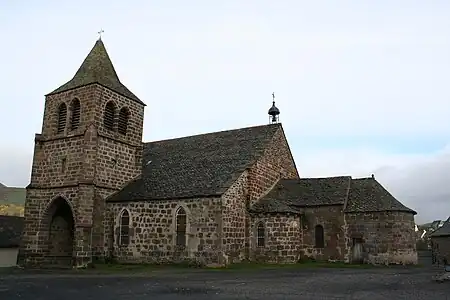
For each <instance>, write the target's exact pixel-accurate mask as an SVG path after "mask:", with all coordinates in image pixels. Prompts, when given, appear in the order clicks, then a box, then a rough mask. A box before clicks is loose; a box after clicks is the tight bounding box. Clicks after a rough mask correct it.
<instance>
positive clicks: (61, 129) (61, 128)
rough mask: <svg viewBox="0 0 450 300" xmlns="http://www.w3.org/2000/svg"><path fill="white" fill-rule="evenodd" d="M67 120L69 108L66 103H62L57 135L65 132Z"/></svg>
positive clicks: (59, 111)
mask: <svg viewBox="0 0 450 300" xmlns="http://www.w3.org/2000/svg"><path fill="white" fill-rule="evenodd" d="M66 120H67V106H66V104H65V103H61V104H60V105H59V108H58V128H57V133H61V132H64V128H66Z"/></svg>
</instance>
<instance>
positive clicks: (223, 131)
mask: <svg viewBox="0 0 450 300" xmlns="http://www.w3.org/2000/svg"><path fill="white" fill-rule="evenodd" d="M266 126H267V127H270V126H281V123H275V124H264V125H255V126H249V127H241V128H234V129H226V130H219V131H214V132H204V133H198V134H193V135H186V136H180V137H174V138H168V139H163V140H156V141H151V142H143V144H153V143H159V142H168V141H175V140H181V139H187V138H192V137H201V136H207V135H214V134H218V133H225V132H232V131H240V130H246V129H254V128H262V127H266Z"/></svg>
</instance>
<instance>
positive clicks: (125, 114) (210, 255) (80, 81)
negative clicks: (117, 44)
mask: <svg viewBox="0 0 450 300" xmlns="http://www.w3.org/2000/svg"><path fill="white" fill-rule="evenodd" d="M144 107H145V104H144V102H142V101H141V100H140V99H139V98H138V97H137V96H136V95H134V94H133V93H132V92H131V91H130V90H129V89H127V88H126V87H125V85H123V84H122V82H121V81H120V80H119V78H118V76H117V74H116V71H115V69H114V67H113V65H112V62H111V60H110V58H109V56H108V53H107V51H106V49H105V46H104V44H103V42H102V40H101V39H99V40H97V41H96V43H95V45H94V47H93V48H92V50H91V51H90V53H89V54H88V55H87V57H86V58H85V60H84V61H83V63H82V64H81V66H80V68H79V69H78V71H77V72H76V73H75V76H74V77H73V78H72V79H71V80H69V81H68V82H67V83H65V84H63V85H62V86H60V87H59V88H57V89H56V90H54V91H53V92H51V93H49V94H47V95H46V96H45V111H44V116H43V125H42V133H40V134H36V136H35V147H34V157H33V164H32V172H31V180H30V183H29V185H28V186H27V188H26V190H27V192H26V203H25V221H24V230H23V234H22V241H21V246H20V251H19V259H18V260H19V264H20V265H23V266H67V267H80V266H85V265H86V264H88V263H90V262H93V261H97V260H108V259H109V260H111V259H113V260H115V261H117V262H120V263H125V262H126V263H141V262H146V263H151V262H178V261H183V260H196V261H199V262H201V263H204V264H229V263H237V262H242V261H265V262H274V263H293V262H297V261H299V260H303V259H316V260H336V261H345V262H348V263H352V262H353V263H355V262H358V263H360V262H364V263H383V264H391V263H392V264H416V263H417V252H416V243H415V232H414V225H415V223H414V216H415V214H416V212H415V211H413V210H411V209H410V208H408V207H406V206H404V205H403V204H402V203H400V202H399V201H398V200H397V199H395V198H394V197H393V196H392V195H391V194H390V193H389V192H388V191H387V190H386V189H385V188H384V187H383V186H382V185H381V184H380V183H379V182H378V181H377V180H376V179H375V178H374V177H373V176H372V177H369V178H358V179H354V178H351V177H350V176H338V177H329V178H301V177H300V175H299V173H298V170H297V167H296V165H295V161H294V159H293V157H292V154H291V151H290V149H289V144H288V142H287V139H286V136H285V133H284V131H283V127H282V125H281V124H280V123H279V122H278V115H279V113H280V111H279V110H278V108H276V106H275V101H274V102H273V106H272V107H271V108H270V110H269V115H270V118H271V119H270V120H271V122H270V124H268V125H260V126H254V127H248V128H240V129H233V130H227V131H220V132H213V133H206V134H200V135H194V136H188V137H182V138H176V139H169V140H162V141H155V142H144V143H143V142H142V132H143V120H144Z"/></svg>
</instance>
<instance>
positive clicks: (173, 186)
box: [107, 124, 282, 201]
mask: <svg viewBox="0 0 450 300" xmlns="http://www.w3.org/2000/svg"><path fill="white" fill-rule="evenodd" d="M281 128H282V127H281V124H270V125H262V126H254V127H247V128H241V129H235V130H228V131H220V132H214V133H207V134H200V135H194V136H188V137H183V138H177V139H170V140H163V141H157V142H151V143H145V144H144V153H143V171H142V176H140V177H139V178H137V179H136V180H134V181H132V182H130V183H129V184H128V185H127V186H125V187H124V188H123V189H122V190H121V191H119V192H118V193H116V194H113V195H111V196H110V197H109V198H108V199H107V201H132V200H157V199H177V198H191V197H206V196H220V195H221V194H223V193H224V192H225V191H226V190H227V189H228V188H229V187H230V186H231V184H232V183H233V182H234V181H235V180H236V179H237V178H238V176H240V175H241V174H242V172H244V171H245V169H246V168H248V167H250V166H251V165H252V164H253V163H254V162H255V161H256V160H257V159H258V158H259V157H260V156H261V154H262V153H263V151H264V150H265V148H266V147H267V145H268V143H269V142H270V141H271V140H272V138H273V136H274V134H275V132H276V131H277V130H278V129H281ZM281 130H282V129H281Z"/></svg>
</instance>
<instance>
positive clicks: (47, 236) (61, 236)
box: [42, 197, 75, 268]
mask: <svg viewBox="0 0 450 300" xmlns="http://www.w3.org/2000/svg"><path fill="white" fill-rule="evenodd" d="M74 219H75V218H74V213H73V210H72V207H71V205H70V204H69V202H68V200H66V199H65V198H63V197H57V198H55V199H54V200H53V201H52V202H51V203H50V204H49V206H48V207H47V209H46V211H45V213H44V216H43V219H42V225H43V226H42V229H43V235H44V239H43V240H44V243H45V244H44V249H45V256H46V259H45V260H46V262H47V263H48V264H49V265H51V266H53V267H68V268H70V267H72V266H73V264H74V261H73V249H74V234H75V224H74Z"/></svg>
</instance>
